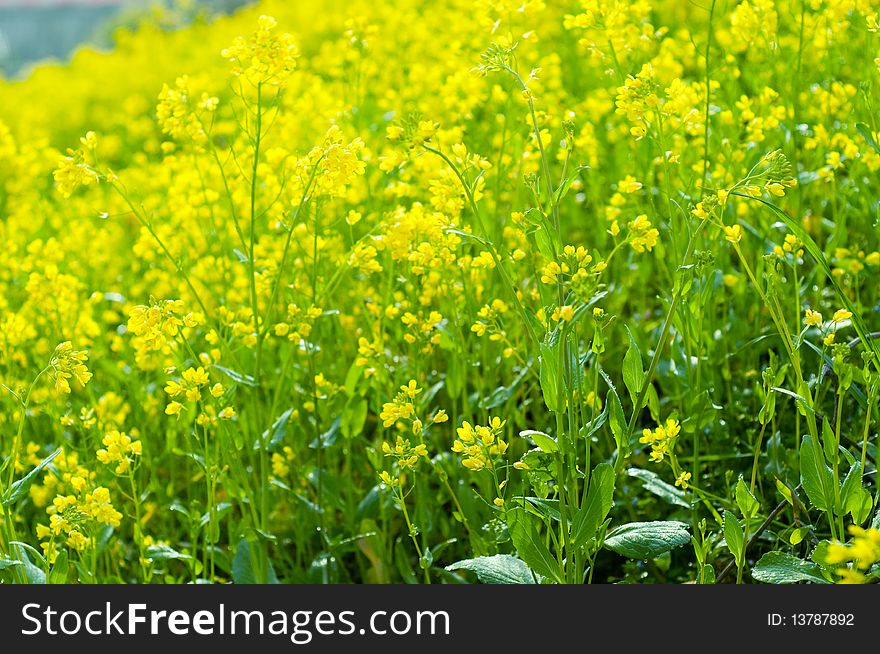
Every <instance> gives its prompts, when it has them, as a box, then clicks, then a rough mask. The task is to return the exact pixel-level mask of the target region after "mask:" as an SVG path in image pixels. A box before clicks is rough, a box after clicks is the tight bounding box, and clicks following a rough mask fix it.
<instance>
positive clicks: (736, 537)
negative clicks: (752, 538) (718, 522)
mask: <svg viewBox="0 0 880 654" xmlns="http://www.w3.org/2000/svg"><path fill="white" fill-rule="evenodd" d="M724 541H725V542H726V543H727V549H729V550H730V553H731V554H733V558H734V559H736V560H737V562H739V561H740V560H741V559H742V555H743V551H744V550H743V548H744V547H745V534H743V528H742V526H740V524H739V520H737V519H736V516H735V515H734V514H733V513H732V512H731V511H725V512H724Z"/></svg>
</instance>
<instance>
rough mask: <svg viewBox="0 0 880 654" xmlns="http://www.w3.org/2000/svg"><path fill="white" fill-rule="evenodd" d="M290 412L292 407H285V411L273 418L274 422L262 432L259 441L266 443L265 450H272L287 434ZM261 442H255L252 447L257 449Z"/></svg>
mask: <svg viewBox="0 0 880 654" xmlns="http://www.w3.org/2000/svg"><path fill="white" fill-rule="evenodd" d="M292 413H293V408H292V407H291V408H290V409H287V411H285V412H284V413H282V414H281V415H280V416H278V417H277V418H276V419H275V422H273V423H272V426H271V427H270V428H269V429H267V430H266V431H264V432H263V438H262V441H261V443H267V444H266V450H267V451H269V452H274V451H275V450H277V449H278V448H279V447H280V445H281V443H283V442H284V437H285V436H286V435H287V423H288V422H290V415H291V414H292ZM267 439H268V442H267ZM261 443H255V444H254V449H255V450H259V449H260V445H261Z"/></svg>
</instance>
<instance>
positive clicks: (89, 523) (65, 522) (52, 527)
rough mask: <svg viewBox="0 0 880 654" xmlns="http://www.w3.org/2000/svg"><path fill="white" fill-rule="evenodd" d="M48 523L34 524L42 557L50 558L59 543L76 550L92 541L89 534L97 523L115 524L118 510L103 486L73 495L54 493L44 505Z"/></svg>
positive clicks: (118, 519) (116, 525)
mask: <svg viewBox="0 0 880 654" xmlns="http://www.w3.org/2000/svg"><path fill="white" fill-rule="evenodd" d="M46 513H47V515H48V516H49V524H48V525H43V524H40V525H37V528H36V530H37V538H39V539H40V540H42V541H46V542H43V543H40V546H41V547H42V549H43V553H44V555H45V557H46V558H47V559H48V560H49V561H50V562H54V560H55V558H56V557H57V555H58V552H59V549H58V548H59V547H61V546H67V547H70V548H72V549H74V550H76V551H78V552H81V551H83V550H84V549H86V548H87V547H89V546H90V545H91V544H92V542H93V541H92V538H93V536H92V534H93V532H94V530H95V528H97V526H99V525H108V526H111V527H118V526H119V524H120V522H121V521H122V514H121V513H120V512H119V511H117V510H116V509H114V508H113V504H112V502H111V500H110V491H109V490H108V489H107V488H105V487H103V486H98V487H97V488H95V489H93V490H90V491H84V492H81V493H79V494H77V495H58V496H56V497H55V499H54V500H52V504H51V506H49V508H47V509H46Z"/></svg>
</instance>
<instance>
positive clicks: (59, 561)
mask: <svg viewBox="0 0 880 654" xmlns="http://www.w3.org/2000/svg"><path fill="white" fill-rule="evenodd" d="M67 573H68V565H67V550H61V551H60V552H59V553H58V556H57V557H55V563H53V564H52V569H51V570H49V577H48V579H47V583H50V584H63V583H66V582H67Z"/></svg>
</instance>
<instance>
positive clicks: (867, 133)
mask: <svg viewBox="0 0 880 654" xmlns="http://www.w3.org/2000/svg"><path fill="white" fill-rule="evenodd" d="M856 130H858V132H859V134H861V135H862V138H864V139H865V140H866V141H867V142H868V145H870V146H871V148H873V150H874V152H876V153H877V154H880V145H877V141H875V140H874V135H873V134H872V133H871V128H870V127H868V126H867V125H865V123H856Z"/></svg>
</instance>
